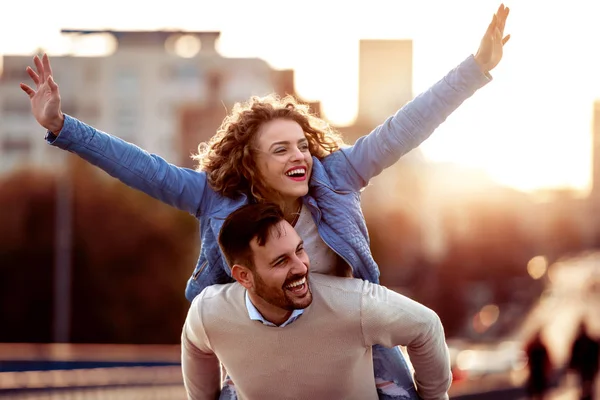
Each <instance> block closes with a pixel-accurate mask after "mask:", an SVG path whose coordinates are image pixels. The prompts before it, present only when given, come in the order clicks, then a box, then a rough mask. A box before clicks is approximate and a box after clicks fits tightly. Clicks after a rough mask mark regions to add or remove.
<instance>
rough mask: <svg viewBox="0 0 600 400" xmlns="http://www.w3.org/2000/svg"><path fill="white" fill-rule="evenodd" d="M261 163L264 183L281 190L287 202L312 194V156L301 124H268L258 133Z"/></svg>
mask: <svg viewBox="0 0 600 400" xmlns="http://www.w3.org/2000/svg"><path fill="white" fill-rule="evenodd" d="M255 145H256V147H257V148H258V150H259V151H258V153H259V155H258V159H257V166H258V170H259V172H260V176H261V178H262V179H263V180H264V182H263V184H264V185H265V186H266V187H267V188H269V189H271V190H274V191H277V192H279V194H280V195H281V196H282V197H283V200H284V201H286V202H291V201H295V200H297V199H298V198H300V197H302V196H304V195H306V194H307V193H308V180H309V178H310V174H311V172H312V163H313V161H312V157H311V155H310V151H309V150H308V140H306V136H305V135H304V131H303V130H302V128H301V127H300V125H299V124H298V123H297V122H295V121H291V120H287V119H276V120H273V121H269V122H267V123H266V124H264V125H263V126H262V127H261V129H260V130H259V131H258V134H257V136H256V142H255Z"/></svg>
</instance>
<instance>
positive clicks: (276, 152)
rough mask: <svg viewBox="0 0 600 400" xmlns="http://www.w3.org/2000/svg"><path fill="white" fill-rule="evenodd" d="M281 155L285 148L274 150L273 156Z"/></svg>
mask: <svg viewBox="0 0 600 400" xmlns="http://www.w3.org/2000/svg"><path fill="white" fill-rule="evenodd" d="M282 153H285V148H283V147H280V148H278V149H276V150H275V154H282Z"/></svg>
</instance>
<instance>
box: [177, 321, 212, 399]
mask: <svg viewBox="0 0 600 400" xmlns="http://www.w3.org/2000/svg"><path fill="white" fill-rule="evenodd" d="M181 368H182V372H183V383H184V384H185V389H186V391H187V396H188V399H189V400H208V399H210V400H213V399H218V398H219V393H220V390H221V382H220V381H221V368H220V364H219V359H218V358H217V356H216V355H214V354H212V353H210V354H208V353H204V352H202V351H200V350H199V349H198V348H197V347H196V346H194V345H193V344H192V343H191V342H190V341H189V340H187V338H186V335H185V333H184V334H183V337H182V341H181Z"/></svg>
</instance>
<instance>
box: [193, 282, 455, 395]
mask: <svg viewBox="0 0 600 400" xmlns="http://www.w3.org/2000/svg"><path fill="white" fill-rule="evenodd" d="M310 288H311V290H312V294H313V302H312V304H311V305H310V306H309V307H308V308H307V309H306V310H305V311H304V314H303V315H302V316H300V317H299V318H298V319H297V320H296V321H294V322H293V323H292V324H290V325H287V326H285V327H283V328H279V327H269V326H265V325H263V324H262V323H261V322H259V321H253V320H250V318H249V317H248V311H247V309H246V306H245V302H244V295H245V289H244V288H243V287H242V286H241V285H239V284H237V283H233V284H228V285H213V286H210V287H208V288H206V289H205V290H204V291H203V292H202V293H201V294H200V295H198V296H197V297H196V298H195V299H194V301H193V303H192V306H191V308H190V310H189V313H188V316H187V319H186V322H185V325H184V328H183V333H182V367H183V375H184V382H185V386H186V389H187V392H188V398H189V399H193V400H200V399H216V398H218V393H219V390H220V387H221V385H220V367H219V361H218V360H221V362H222V363H223V365H224V367H225V368H226V369H227V371H228V373H229V376H230V377H231V379H232V380H233V382H234V384H235V386H236V390H237V395H238V398H239V399H240V400H269V399H278V400H279V399H295V400H301V399H308V400H318V399H360V400H368V399H373V400H377V398H378V397H377V392H376V389H375V381H374V377H373V361H372V352H371V346H372V345H374V344H381V345H383V346H387V347H392V346H398V345H405V346H407V349H408V353H409V356H410V359H411V362H412V364H413V366H414V368H415V381H416V383H417V390H418V392H419V394H420V395H421V397H422V398H423V399H424V400H430V399H431V400H433V399H436V400H437V399H447V398H448V395H447V391H448V389H449V387H450V382H451V374H450V362H449V355H448V348H447V346H446V342H445V338H444V331H443V328H442V325H441V323H440V320H439V318H438V317H437V315H436V314H435V313H434V312H433V311H431V310H430V309H428V308H426V307H425V306H423V305H421V304H419V303H417V302H415V301H412V300H410V299H408V298H407V297H404V296H402V295H400V294H398V293H396V292H393V291H391V290H388V289H386V288H385V287H383V286H379V285H374V284H372V283H369V282H366V281H362V280H359V279H353V278H339V277H334V276H327V275H322V274H311V275H310Z"/></svg>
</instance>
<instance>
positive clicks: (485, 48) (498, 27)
mask: <svg viewBox="0 0 600 400" xmlns="http://www.w3.org/2000/svg"><path fill="white" fill-rule="evenodd" d="M509 11H510V10H509V9H508V7H505V6H504V4H500V7H498V11H497V12H496V14H494V17H493V18H492V22H491V23H490V25H489V26H488V28H487V31H486V32H485V35H483V39H481V44H480V45H479V50H477V54H475V61H476V62H477V64H478V65H479V68H481V71H482V72H483V73H488V72H490V71H491V70H492V69H494V68H495V67H496V65H498V63H499V62H500V60H501V59H502V48H503V47H504V45H505V44H506V42H508V39H510V35H506V36H504V25H505V24H506V18H507V17H508V12H509Z"/></svg>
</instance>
